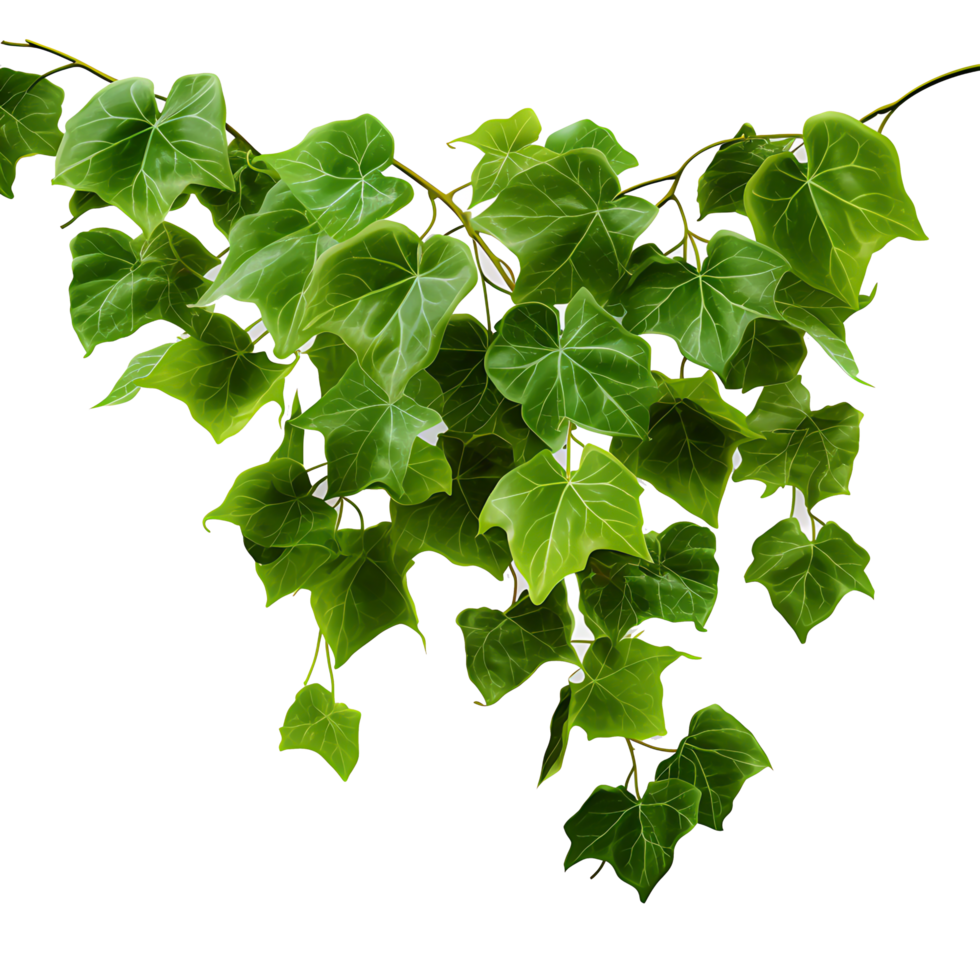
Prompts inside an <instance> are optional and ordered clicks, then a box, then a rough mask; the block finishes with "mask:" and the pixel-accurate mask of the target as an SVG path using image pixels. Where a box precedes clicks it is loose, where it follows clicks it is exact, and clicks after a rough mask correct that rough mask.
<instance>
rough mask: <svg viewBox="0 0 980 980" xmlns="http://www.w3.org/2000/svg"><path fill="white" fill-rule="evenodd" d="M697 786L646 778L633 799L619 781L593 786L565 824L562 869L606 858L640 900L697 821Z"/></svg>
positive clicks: (648, 891)
mask: <svg viewBox="0 0 980 980" xmlns="http://www.w3.org/2000/svg"><path fill="white" fill-rule="evenodd" d="M700 796H701V791H700V790H699V789H698V788H697V787H696V786H692V785H691V784H690V783H685V782H684V781H683V780H681V779H665V780H662V781H661V780H658V781H657V782H655V783H649V784H648V785H647V788H646V791H645V792H644V794H643V798H642V799H640V800H637V799H636V797H635V796H633V794H632V793H630V792H628V791H627V790H626V788H625V787H624V786H616V787H612V786H598V787H596V789H594V790H593V791H592V795H591V796H590V797H589V798H588V799H587V800H586V801H585V804H584V805H583V806H582V809H581V810H579V811H578V813H576V814H575V816H573V817H572V818H571V819H570V820H568V821H567V822H566V824H565V833H566V834H568V839H569V840H570V841H571V847H570V848H569V849H568V856H567V857H566V858H565V870H566V871H567V870H568V869H569V868H570V867H572V865H573V864H578V862H579V861H584V860H586V858H596V859H597V860H599V861H608V862H609V864H610V865H612V868H613V870H614V871H615V872H616V874H617V875H618V877H619V879H620V880H621V881H625V882H626V884H627V885H632V886H633V887H634V888H635V889H636V890H637V892H638V893H639V896H640V901H641V902H645V901H646V900H647V899H648V898H649V897H650V892H652V891H653V888H654V886H655V885H656V884H657V882H658V881H660V879H661V878H662V877H663V876H664V875H665V874H666V873H667V872H668V871H669V870H670V866H671V864H673V863H674V848H675V847H676V846H677V842H678V841H679V840H680V839H681V838H682V837H683V836H684V835H685V834H686V833H688V832H689V831H691V830H693V829H694V827H696V826H697V816H698V802H699V798H700Z"/></svg>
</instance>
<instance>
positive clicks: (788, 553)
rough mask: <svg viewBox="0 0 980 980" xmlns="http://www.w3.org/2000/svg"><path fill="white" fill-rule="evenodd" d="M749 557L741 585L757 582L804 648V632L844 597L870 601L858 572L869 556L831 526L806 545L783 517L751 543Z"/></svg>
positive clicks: (870, 591) (795, 526)
mask: <svg viewBox="0 0 980 980" xmlns="http://www.w3.org/2000/svg"><path fill="white" fill-rule="evenodd" d="M752 557H753V559H754V560H753V562H752V564H751V565H750V566H749V568H748V570H747V571H746V573H745V581H746V582H761V583H762V584H763V585H764V586H765V587H766V588H767V589H768V590H769V598H770V599H771V600H772V604H773V606H774V607H775V609H776V611H777V612H778V613H779V615H780V616H782V617H783V619H785V620H786V622H787V623H789V625H790V626H792V627H793V632H794V633H796V635H797V637H798V638H799V641H800V643H806V637H807V633H809V632H810V630H811V629H813V627H814V626H816V625H817V624H818V623H822V622H823V621H824V620H825V619H828V618H829V617H830V615H831V614H832V613H833V611H834V610H835V609H836V608H837V603H838V602H840V601H841V599H843V598H844V596H845V595H847V593H848V592H863V593H864V594H865V595H867V596H870V597H871V598H872V599H873V598H874V594H875V590H874V587H873V586H872V585H871V582H870V581H869V579H868V576H867V575H866V574H865V571H864V570H865V568H867V565H868V562H869V561H870V560H871V557H870V555H869V554H868V553H867V552H866V551H865V550H864V548H862V547H861V546H860V545H858V544H856V543H855V541H854V539H853V538H852V537H851V536H850V535H849V534H848V533H847V532H846V531H845V530H844V529H843V528H841V527H838V526H837V525H836V524H835V523H834V522H833V521H828V522H827V524H825V525H824V526H823V527H822V528H820V531H819V533H818V534H817V538H816V540H815V541H810V539H809V538H807V536H806V535H805V534H804V533H803V532H802V531H801V530H800V523H799V521H797V520H796V518H795V517H787V518H786V520H783V521H780V522H779V523H778V524H775V525H774V526H773V527H771V528H769V530H768V531H766V532H765V534H763V535H761V536H760V537H758V538H756V540H755V544H753V545H752Z"/></svg>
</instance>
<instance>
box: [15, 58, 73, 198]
mask: <svg viewBox="0 0 980 980" xmlns="http://www.w3.org/2000/svg"><path fill="white" fill-rule="evenodd" d="M64 97H65V93H64V92H63V91H62V90H61V89H60V88H59V87H58V86H57V85H55V84H54V83H53V82H49V81H48V80H47V79H46V78H40V76H39V75H32V74H29V73H28V72H23V71H14V70H13V69H11V68H0V194H3V196H4V197H13V196H14V189H13V185H14V174H15V171H16V168H17V161H18V160H21V159H23V158H24V157H29V156H33V155H34V154H35V153H39V154H42V155H43V156H49V157H53V156H54V155H55V154H56V153H57V152H58V144H59V143H60V142H61V130H60V129H58V120H59V119H60V118H61V103H62V100H63V99H64Z"/></svg>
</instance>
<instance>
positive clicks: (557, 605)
mask: <svg viewBox="0 0 980 980" xmlns="http://www.w3.org/2000/svg"><path fill="white" fill-rule="evenodd" d="M456 624H457V625H458V626H459V628H460V629H461V630H462V631H463V641H464V644H465V646H466V672H467V673H468V674H469V675H470V680H471V681H473V683H474V684H475V685H476V686H477V688H479V691H480V693H481V694H482V695H483V700H484V701H485V702H486V703H487V704H488V705H490V704H494V703H495V702H497V701H499V700H500V699H501V698H502V697H503V696H504V695H505V694H508V693H509V692H510V691H513V690H514V689H515V688H517V687H520V686H521V684H523V683H524V682H525V681H526V680H527V679H528V678H529V677H530V676H531V675H532V674H533V673H534V672H535V671H536V670H537V669H538V667H540V666H541V665H542V664H546V663H548V662H550V661H552V660H561V661H564V662H565V663H570V664H575V666H576V667H578V666H579V659H578V655H577V654H576V653H575V650H574V649H573V648H572V644H571V639H572V630H573V629H574V628H575V617H574V616H573V615H572V611H571V610H570V609H569V608H568V595H567V593H566V592H565V583H564V582H559V583H558V585H556V586H555V587H554V589H552V591H551V593H550V595H549V596H548V597H547V598H546V599H545V600H544V602H542V603H541V605H540V606H536V605H534V603H533V602H531V599H530V597H529V596H528V595H527V593H525V594H524V595H522V596H521V598H520V599H518V600H517V602H515V603H514V605H512V606H511V607H510V608H509V609H507V610H506V611H501V610H499V609H488V608H486V607H483V608H482V609H464V610H463V611H462V612H461V613H460V614H459V615H458V616H457V617H456Z"/></svg>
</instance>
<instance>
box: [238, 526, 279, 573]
mask: <svg viewBox="0 0 980 980" xmlns="http://www.w3.org/2000/svg"><path fill="white" fill-rule="evenodd" d="M242 544H243V545H244V546H245V550H246V551H247V552H248V554H249V557H250V558H251V559H252V561H254V562H255V564H256V565H271V564H272V563H273V562H274V561H276V560H277V559H278V558H279V556H280V555H283V554H285V552H286V551H287V549H286V548H267V547H266V546H265V545H263V544H256V543H255V542H254V541H250V540H249V539H248V538H246V537H245V535H244V534H243V535H242ZM259 577H260V578H261V573H259Z"/></svg>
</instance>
